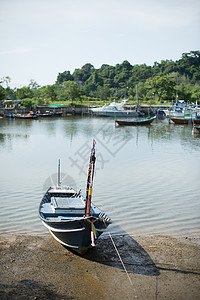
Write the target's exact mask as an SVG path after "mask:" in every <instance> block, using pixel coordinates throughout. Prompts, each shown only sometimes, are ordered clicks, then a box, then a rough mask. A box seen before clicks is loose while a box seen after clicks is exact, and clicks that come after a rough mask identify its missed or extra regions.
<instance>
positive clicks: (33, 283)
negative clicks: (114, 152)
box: [0, 235, 200, 300]
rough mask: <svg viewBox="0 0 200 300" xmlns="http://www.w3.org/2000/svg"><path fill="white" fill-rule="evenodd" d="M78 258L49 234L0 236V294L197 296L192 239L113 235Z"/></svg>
mask: <svg viewBox="0 0 200 300" xmlns="http://www.w3.org/2000/svg"><path fill="white" fill-rule="evenodd" d="M113 239H114V242H115V243H116V246H117V248H118V250H119V253H120V255H121V257H122V259H123V262H124V265H125V267H126V269H127V272H128V276H129V278H128V276H127V274H126V272H125V271H124V269H123V267H122V265H121V263H120V260H119V258H118V255H117V254H116V252H115V250H114V247H113V244H112V242H111V240H110V239H109V238H103V237H102V238H100V239H99V241H98V243H97V245H96V247H95V248H94V249H92V250H90V251H89V252H88V253H87V254H86V255H84V256H83V257H80V256H78V255H76V254H74V253H72V252H70V251H68V250H67V249H66V248H64V247H62V246H61V245H60V244H59V243H58V242H56V241H55V240H54V239H53V238H52V237H51V236H50V235H46V236H45V237H44V236H43V237H40V236H27V235H3V236H1V237H0V253H1V255H0V299H9V300H10V299H35V300H36V299H97V300H98V299H103V300H104V299H115V300H117V299H150V300H151V299H170V300H172V299H192V300H195V299H199V295H200V246H199V245H198V244H196V243H195V242H194V240H192V239H183V238H182V239H176V238H170V237H161V236H148V237H143V236H141V237H135V238H134V237H130V236H121V237H114V238H113Z"/></svg>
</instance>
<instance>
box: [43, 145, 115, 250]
mask: <svg viewBox="0 0 200 300" xmlns="http://www.w3.org/2000/svg"><path fill="white" fill-rule="evenodd" d="M95 144H96V143H95V141H94V142H93V147H92V149H91V156H90V163H89V171H88V180H87V189H86V199H84V198H83V196H82V195H81V192H80V191H79V192H76V191H75V190H74V189H73V188H71V187H68V186H63V185H62V184H61V181H60V161H59V164H58V184H57V186H52V187H49V189H48V190H47V192H46V193H45V195H44V197H43V199H42V201H41V203H40V206H39V216H40V219H41V221H42V223H43V224H44V226H45V227H46V228H47V229H48V230H49V231H50V233H51V234H52V236H53V237H54V238H55V239H56V240H57V241H58V242H60V243H61V244H62V245H64V246H66V247H69V248H71V249H73V250H75V251H76V252H78V253H79V254H84V253H85V252H86V251H87V250H88V249H89V248H92V247H94V246H95V240H97V238H98V237H99V236H100V235H101V234H102V233H103V232H104V231H106V228H107V226H108V225H109V224H111V223H112V222H111V219H110V218H109V217H108V216H106V215H105V214H104V213H103V212H102V211H101V210H100V209H99V208H98V207H96V206H95V205H94V204H93V203H92V202H91V198H92V186H93V178H94V167H95V160H96V157H95Z"/></svg>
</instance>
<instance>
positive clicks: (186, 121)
mask: <svg viewBox="0 0 200 300" xmlns="http://www.w3.org/2000/svg"><path fill="white" fill-rule="evenodd" d="M171 120H172V122H174V123H175V124H192V123H194V124H200V119H191V118H189V119H184V118H171Z"/></svg>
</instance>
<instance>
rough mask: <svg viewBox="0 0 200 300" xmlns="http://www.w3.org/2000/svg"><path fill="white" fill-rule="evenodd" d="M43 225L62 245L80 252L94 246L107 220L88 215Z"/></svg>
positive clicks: (104, 228) (45, 222) (82, 252)
mask: <svg viewBox="0 0 200 300" xmlns="http://www.w3.org/2000/svg"><path fill="white" fill-rule="evenodd" d="M42 221H43V224H44V226H45V227H46V228H47V229H48V230H49V232H50V233H51V234H52V236H53V237H54V238H55V239H56V240H57V241H58V242H59V243H61V244H62V245H63V246H66V247H69V248H71V249H73V250H75V251H76V252H78V253H80V254H84V253H85V252H86V251H87V250H88V248H91V247H93V246H94V241H95V240H96V239H97V238H98V237H99V236H100V235H101V234H102V233H103V232H104V231H105V230H106V228H107V226H108V225H109V224H110V223H109V222H105V221H103V219H102V220H100V219H98V218H94V217H89V218H82V219H78V220H75V221H69V222H55V223H54V222H47V221H46V220H44V219H43V220H42Z"/></svg>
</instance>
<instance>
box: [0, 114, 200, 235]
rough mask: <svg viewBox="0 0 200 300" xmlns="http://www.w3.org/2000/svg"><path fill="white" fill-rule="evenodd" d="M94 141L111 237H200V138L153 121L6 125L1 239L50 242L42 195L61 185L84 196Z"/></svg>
mask: <svg viewBox="0 0 200 300" xmlns="http://www.w3.org/2000/svg"><path fill="white" fill-rule="evenodd" d="M93 138H94V139H95V140H96V149H97V150H96V151H97V161H96V172H95V179H94V187H93V202H94V203H95V204H96V205H97V206H98V207H99V208H101V209H102V210H103V211H104V212H105V213H106V214H108V215H109V216H110V217H111V219H112V221H113V224H112V225H111V226H109V230H110V232H111V233H112V234H121V233H122V232H126V233H128V234H131V235H148V234H161V235H171V236H185V237H186V236H187V237H188V236H189V237H199V236H200V200H199V199H200V181H199V178H200V134H195V135H193V134H192V127H191V126H189V125H174V124H169V122H168V121H167V120H164V121H157V120H156V121H154V122H153V123H152V125H150V126H144V127H118V126H115V122H114V120H113V119H112V118H100V117H98V118H95V117H68V116H67V117H63V118H56V119H53V118H44V119H38V120H19V119H18V120H17V119H16V120H14V119H0V205H1V209H0V234H9V233H34V234H42V235H43V234H46V233H47V230H46V229H45V227H44V226H43V225H42V224H41V222H40V219H39V217H38V206H39V203H40V200H41V198H42V196H43V193H44V192H45V190H46V189H47V188H48V186H50V185H51V183H55V184H56V182H57V164H58V159H60V160H61V169H62V178H63V183H67V184H69V185H72V186H74V187H75V188H77V189H81V190H82V193H83V194H85V188H86V179H87V169H88V163H89V156H90V148H91V146H92V141H93Z"/></svg>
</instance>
